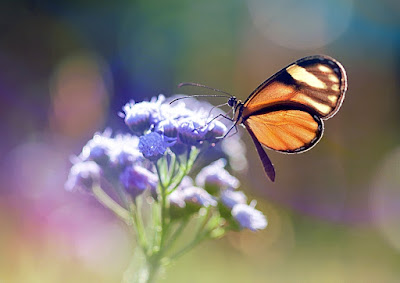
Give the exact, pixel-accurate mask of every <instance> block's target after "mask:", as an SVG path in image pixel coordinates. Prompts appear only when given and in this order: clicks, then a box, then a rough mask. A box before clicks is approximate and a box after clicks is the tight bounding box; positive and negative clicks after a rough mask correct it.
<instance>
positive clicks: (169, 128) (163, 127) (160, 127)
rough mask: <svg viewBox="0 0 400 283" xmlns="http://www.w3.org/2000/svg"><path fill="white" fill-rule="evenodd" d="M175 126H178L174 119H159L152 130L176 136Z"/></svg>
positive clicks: (172, 136)
mask: <svg viewBox="0 0 400 283" xmlns="http://www.w3.org/2000/svg"><path fill="white" fill-rule="evenodd" d="M177 128H178V123H177V121H176V120H173V119H166V120H162V121H160V122H159V123H158V124H157V125H156V128H155V129H154V131H155V132H157V133H160V134H162V135H164V136H167V137H170V138H176V137H177V135H178V129H177Z"/></svg>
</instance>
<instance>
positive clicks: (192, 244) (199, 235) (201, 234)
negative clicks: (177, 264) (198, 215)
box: [170, 207, 211, 260]
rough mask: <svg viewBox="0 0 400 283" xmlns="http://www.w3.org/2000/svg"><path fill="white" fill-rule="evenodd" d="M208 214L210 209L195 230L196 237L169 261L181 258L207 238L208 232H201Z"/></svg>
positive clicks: (208, 217)
mask: <svg viewBox="0 0 400 283" xmlns="http://www.w3.org/2000/svg"><path fill="white" fill-rule="evenodd" d="M210 213H211V207H207V213H206V214H205V215H204V219H203V221H202V223H201V224H200V226H199V228H198V230H197V233H196V235H197V236H196V237H195V238H194V239H193V240H192V241H191V242H190V243H189V244H188V245H186V246H185V247H184V248H182V249H181V250H179V251H178V252H176V253H175V254H173V255H172V256H171V257H170V260H175V259H177V258H179V257H181V256H182V255H184V254H185V253H187V252H188V251H190V250H191V249H193V248H194V247H195V246H197V245H198V244H199V243H200V242H201V241H203V240H204V239H206V238H207V236H208V235H209V234H210V230H205V231H203V230H204V227H206V225H207V223H208V221H209V219H210Z"/></svg>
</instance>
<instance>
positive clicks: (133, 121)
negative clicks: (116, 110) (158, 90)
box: [121, 95, 165, 135]
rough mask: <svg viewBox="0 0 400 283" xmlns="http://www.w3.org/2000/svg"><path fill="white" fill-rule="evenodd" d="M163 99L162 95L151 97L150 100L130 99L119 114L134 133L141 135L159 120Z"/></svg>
mask: <svg viewBox="0 0 400 283" xmlns="http://www.w3.org/2000/svg"><path fill="white" fill-rule="evenodd" d="M164 101H165V97H164V96H163V95H159V96H158V98H155V97H153V98H152V99H151V101H150V102H148V101H143V102H139V103H135V102H134V101H130V102H129V103H127V104H126V105H125V106H124V107H123V111H124V112H125V113H123V114H121V116H122V117H124V120H125V124H126V125H127V126H128V127H129V128H130V129H131V131H132V132H133V133H134V134H136V135H141V134H143V133H144V132H146V131H148V130H150V129H151V128H152V127H153V126H154V124H156V123H158V122H159V121H160V120H161V117H160V116H161V114H160V105H161V104H162V103H163V102H164Z"/></svg>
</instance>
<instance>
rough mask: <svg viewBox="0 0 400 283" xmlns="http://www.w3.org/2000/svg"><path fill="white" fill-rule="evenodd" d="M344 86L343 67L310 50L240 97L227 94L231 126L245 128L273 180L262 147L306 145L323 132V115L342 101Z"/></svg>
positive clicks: (286, 149) (288, 148) (326, 116)
mask: <svg viewBox="0 0 400 283" xmlns="http://www.w3.org/2000/svg"><path fill="white" fill-rule="evenodd" d="M346 89H347V78H346V72H345V70H344V68H343V66H342V65H341V64H340V63H339V62H338V61H336V60H335V59H333V58H331V57H328V56H325V55H316V56H310V57H305V58H302V59H300V60H298V61H296V62H294V63H292V64H290V65H289V66H287V67H285V68H283V69H282V70H280V71H279V72H278V73H276V74H275V75H273V76H272V77H270V78H269V79H267V80H266V81H265V82H263V83H262V84H261V85H260V86H259V87H257V88H256V89H255V90H254V91H253V92H252V93H251V94H250V96H249V97H248V98H247V99H246V100H245V101H244V102H241V101H240V100H237V99H236V98H235V97H231V98H230V99H229V100H228V105H230V106H231V107H232V108H233V109H234V113H235V117H234V120H235V126H236V125H237V124H243V125H244V126H245V127H246V129H247V131H248V132H249V134H250V136H251V137H252V139H253V141H254V144H255V146H256V149H257V152H258V154H259V156H260V158H261V161H262V163H263V166H264V170H265V172H266V173H267V175H268V177H269V178H270V179H271V180H272V181H274V180H275V169H274V167H273V165H272V163H271V161H270V159H269V158H268V155H267V154H266V153H265V150H264V148H263V146H265V147H267V148H270V149H272V150H275V151H279V152H282V153H300V152H304V151H306V150H309V149H310V148H312V147H313V146H314V145H315V144H316V143H317V142H318V141H319V140H320V139H321V137H322V135H323V131H324V123H323V120H326V119H329V118H331V117H333V116H334V115H335V114H336V113H337V111H338V110H339V108H340V106H341V105H342V102H343V99H344V96H345V92H346ZM262 145H263V146H262Z"/></svg>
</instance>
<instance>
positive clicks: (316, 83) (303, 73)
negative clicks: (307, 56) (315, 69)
mask: <svg viewBox="0 0 400 283" xmlns="http://www.w3.org/2000/svg"><path fill="white" fill-rule="evenodd" d="M286 71H287V72H288V73H289V74H290V75H291V76H292V78H293V79H295V80H297V81H300V82H303V83H305V84H307V85H309V86H311V87H315V88H319V89H327V86H326V84H325V83H324V82H323V81H321V80H320V79H319V78H317V77H316V76H315V75H314V74H312V73H310V72H309V71H307V70H306V69H304V68H303V67H300V66H298V65H292V66H290V67H288V68H287V69H286Z"/></svg>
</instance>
